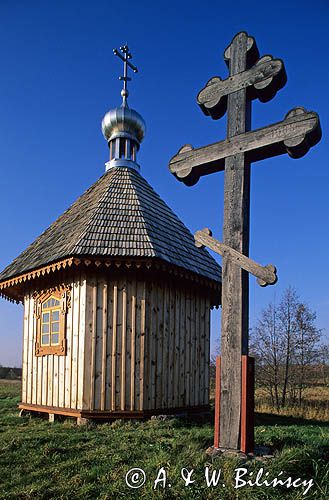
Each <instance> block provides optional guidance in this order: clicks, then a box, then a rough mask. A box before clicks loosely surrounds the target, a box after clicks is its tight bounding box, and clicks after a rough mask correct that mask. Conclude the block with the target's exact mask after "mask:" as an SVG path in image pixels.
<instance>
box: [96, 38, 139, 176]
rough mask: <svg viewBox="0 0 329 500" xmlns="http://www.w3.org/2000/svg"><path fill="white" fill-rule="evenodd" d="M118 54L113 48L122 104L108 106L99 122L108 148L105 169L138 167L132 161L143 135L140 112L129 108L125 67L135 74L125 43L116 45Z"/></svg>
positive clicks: (127, 79)
mask: <svg viewBox="0 0 329 500" xmlns="http://www.w3.org/2000/svg"><path fill="white" fill-rule="evenodd" d="M120 50H121V52H122V54H123V55H122V54H121V53H120V52H119V51H118V50H117V49H114V54H115V55H117V56H118V57H119V58H120V59H122V60H123V62H124V76H121V77H120V80H123V82H124V86H123V89H122V91H121V96H122V105H121V106H119V107H117V108H114V109H111V110H110V111H108V112H107V113H106V115H105V116H104V118H103V121H102V132H103V135H104V137H105V139H106V140H107V143H108V145H109V149H110V161H108V162H107V163H106V164H105V166H106V170H108V169H110V168H113V167H131V168H135V169H137V170H139V165H138V164H137V163H136V155H137V151H138V150H139V147H140V143H141V142H142V140H143V138H144V135H145V122H144V120H143V118H142V117H141V115H140V114H139V113H137V111H135V110H134V109H131V108H129V106H128V103H127V99H128V95H129V93H128V89H127V82H128V81H129V80H130V78H128V76H127V70H128V66H129V67H130V68H131V69H132V70H133V71H134V72H135V73H136V72H137V71H138V70H137V68H136V66H134V65H133V64H131V62H130V61H129V59H131V57H132V56H131V54H130V52H129V48H128V46H127V45H124V46H123V47H120Z"/></svg>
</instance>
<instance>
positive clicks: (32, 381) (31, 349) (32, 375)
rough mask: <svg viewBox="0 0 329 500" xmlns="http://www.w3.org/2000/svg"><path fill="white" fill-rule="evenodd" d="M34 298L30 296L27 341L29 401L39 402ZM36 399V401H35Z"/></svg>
mask: <svg viewBox="0 0 329 500" xmlns="http://www.w3.org/2000/svg"><path fill="white" fill-rule="evenodd" d="M35 324H36V322H35V320H34V299H33V298H32V296H31V295H30V296H29V304H28V332H27V335H28V337H27V338H28V341H27V348H28V354H27V402H28V403H33V402H35V404H36V403H37V357H36V356H35V345H34V344H35V335H34V326H35ZM33 400H34V401H33Z"/></svg>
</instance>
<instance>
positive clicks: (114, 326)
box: [111, 282, 118, 410]
mask: <svg viewBox="0 0 329 500" xmlns="http://www.w3.org/2000/svg"><path fill="white" fill-rule="evenodd" d="M117 313H118V284H117V282H115V283H114V286H113V316H112V370H111V409H112V410H115V385H116V374H115V372H116V365H117V364H116V351H117Z"/></svg>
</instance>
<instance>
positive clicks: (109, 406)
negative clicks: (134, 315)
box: [105, 281, 115, 410]
mask: <svg viewBox="0 0 329 500" xmlns="http://www.w3.org/2000/svg"><path fill="white" fill-rule="evenodd" d="M107 286H108V298H107V349H106V398H105V409H106V410H111V409H112V361H113V356H112V347H113V315H114V309H113V300H114V286H115V284H114V283H113V282H112V281H108V285H107Z"/></svg>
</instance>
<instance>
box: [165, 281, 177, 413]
mask: <svg viewBox="0 0 329 500" xmlns="http://www.w3.org/2000/svg"><path fill="white" fill-rule="evenodd" d="M175 296H176V294H175V288H174V287H173V285H172V283H171V284H170V288H169V342H168V351H169V352H168V382H167V383H168V398H167V405H168V407H169V408H172V407H173V406H174V404H173V403H174V401H173V400H174V360H175V349H176V345H175Z"/></svg>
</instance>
